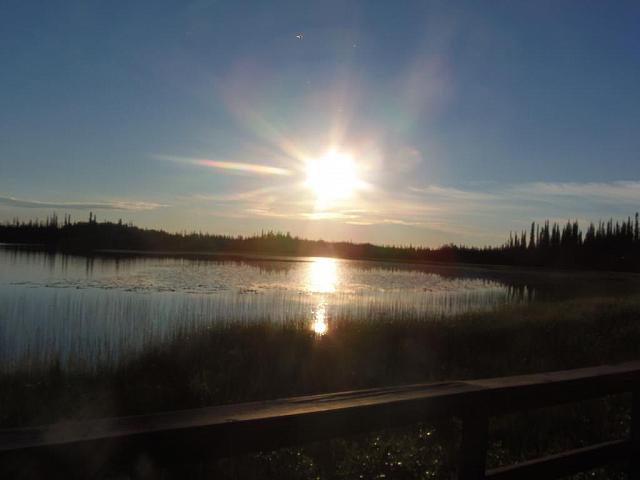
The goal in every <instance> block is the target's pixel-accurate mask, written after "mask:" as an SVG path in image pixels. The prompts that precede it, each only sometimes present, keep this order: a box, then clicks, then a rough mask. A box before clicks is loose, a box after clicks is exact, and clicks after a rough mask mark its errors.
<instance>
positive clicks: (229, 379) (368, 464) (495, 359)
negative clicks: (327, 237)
mask: <svg viewBox="0 0 640 480" xmlns="http://www.w3.org/2000/svg"><path fill="white" fill-rule="evenodd" d="M638 318H640V297H629V298H626V299H622V298H608V297H607V298H593V299H590V300H580V301H575V300H574V301H563V302H555V303H552V302H548V303H539V304H531V305H527V306H519V307H513V308H508V309H504V310H501V311H497V312H491V313H477V314H468V315H464V316H460V317H457V318H452V319H446V320H444V319H439V318H433V319H414V320H412V319H407V318H405V319H403V320H400V321H393V320H392V319H389V320H388V321H376V322H356V321H350V320H349V319H336V320H335V321H334V322H333V323H332V324H331V325H330V329H329V332H328V334H327V335H325V336H318V335H315V334H314V333H313V332H311V331H309V330H308V325H306V324H305V325H302V324H300V325H297V326H296V325H293V326H291V325H289V326H274V325H272V324H256V325H251V326H244V327H240V326H231V325H229V326H226V327H224V328H212V329H207V330H201V331H197V332H193V331H192V332H184V333H183V334H182V335H180V336H179V337H178V338H175V339H173V340H172V341H171V342H170V343H167V344H165V345H161V346H158V347H156V348H155V349H153V350H151V351H147V352H146V353H144V354H142V355H141V356H139V357H137V358H129V359H127V361H125V362H123V363H122V364H121V365H120V366H118V367H115V368H112V369H108V370H107V369H104V370H99V371H92V372H82V369H81V368H76V369H74V370H73V372H68V371H64V370H63V369H61V368H60V367H52V368H51V369H50V370H49V371H40V372H38V371H34V372H30V373H26V372H16V373H14V374H7V375H5V376H3V377H2V378H1V379H0V412H1V413H0V414H1V417H0V422H1V424H2V426H3V427H10V426H20V425H33V424H43V423H50V422H56V421H60V420H64V419H80V418H91V417H103V416H114V415H129V414H138V413H148V412H152V411H162V410H173V409H181V408H190V407H198V406H204V405H213V404H219V403H227V402H240V401H248V400H255V399H265V398H276V397H285V396H291V395H300V394H307V393H317V392H328V391H339V390H346V389H354V388H365V387H373V386H382V385H392V384H403V383H414V382H425V381H437V380H445V379H447V380H449V379H463V378H480V377H492V376H503V375H512V374H521V373H529V372H542V371H550V370H559V369H566V368H574V367H584V366H590V365H598V364H603V363H614V362H621V361H626V360H632V359H638V358H640V323H638ZM43 398H46V399H47V401H46V402H43V401H42V399H43ZM627 414H628V412H627V409H626V400H625V399H624V398H614V399H609V400H598V401H593V402H586V403H584V404H581V405H580V406H572V407H570V408H568V407H561V408H556V409H549V410H547V411H545V412H544V413H543V414H542V413H539V412H530V413H526V414H522V415H516V416H510V417H507V418H499V419H496V421H495V422H494V424H493V429H492V441H493V443H492V445H493V446H492V449H491V453H490V463H491V464H492V465H497V464H501V463H510V462H512V461H514V460H518V459H522V458H527V457H535V456H539V455H541V454H544V453H549V452H550V451H559V450H562V449H563V448H571V447H575V446H577V445H584V444H589V443H593V442H597V441H604V440H606V439H609V438H614V437H619V436H620V435H622V434H624V432H625V431H626V429H627V427H628V418H627ZM456 432H457V429H456V425H455V422H453V421H449V420H447V421H443V423H442V424H441V425H429V426H426V425H417V426H414V427H412V428H409V429H403V430H398V431H394V432H381V433H374V434H370V435H365V436H361V437H358V438H356V439H337V440H335V441H333V442H331V443H330V444H326V443H325V444H323V445H315V446H314V445H311V446H304V447H301V448H299V449H287V450H283V451H279V452H273V453H266V454H260V455H253V456H250V457H248V458H247V459H243V460H241V461H238V460H224V461H221V462H217V463H215V464H211V465H208V464H207V465H201V466H200V467H199V468H201V469H200V470H198V471H199V472H201V471H207V472H214V473H215V476H216V478H217V476H223V477H225V476H227V477H229V478H247V477H248V478H251V477H252V476H253V478H261V477H269V478H316V477H317V476H319V477H321V478H353V477H357V476H358V475H361V474H362V475H364V477H363V478H384V477H382V476H380V475H382V474H384V475H386V478H442V476H444V475H445V474H446V472H447V471H448V470H447V469H448V468H450V465H451V462H450V460H451V459H450V455H451V454H452V451H453V450H454V449H453V446H454V444H455V442H456V441H457V433H456ZM202 469H204V470H202ZM247 469H248V470H247ZM212 475H213V473H212ZM603 475H604V476H603V477H602V478H617V477H615V476H612V475H614V474H613V473H611V472H605V473H603ZM590 478H592V477H590Z"/></svg>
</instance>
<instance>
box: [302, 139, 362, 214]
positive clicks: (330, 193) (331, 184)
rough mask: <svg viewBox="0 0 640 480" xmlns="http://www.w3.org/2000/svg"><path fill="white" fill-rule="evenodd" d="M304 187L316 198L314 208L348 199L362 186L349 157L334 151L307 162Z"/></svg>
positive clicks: (353, 163)
mask: <svg viewBox="0 0 640 480" xmlns="http://www.w3.org/2000/svg"><path fill="white" fill-rule="evenodd" d="M306 167H307V168H306V171H307V180H306V182H305V184H306V186H307V187H308V188H310V189H311V190H312V191H313V193H314V194H315V196H316V208H326V207H327V206H329V205H330V204H331V203H334V202H336V201H339V200H345V199H348V198H350V197H351V196H352V195H353V194H354V192H355V191H356V190H357V189H358V188H359V186H360V185H361V184H362V182H361V181H360V179H359V178H358V170H357V165H356V163H355V162H354V160H353V157H352V156H351V155H348V154H346V153H340V152H337V151H335V150H331V151H329V152H328V153H327V154H326V155H324V156H323V157H320V158H317V159H312V160H308V161H307V166H306Z"/></svg>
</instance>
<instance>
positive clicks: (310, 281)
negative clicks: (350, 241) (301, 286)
mask: <svg viewBox="0 0 640 480" xmlns="http://www.w3.org/2000/svg"><path fill="white" fill-rule="evenodd" d="M337 283H338V262H337V260H335V259H334V258H314V259H313V261H311V262H309V270H308V271H307V281H306V284H307V291H308V292H309V293H312V294H320V295H319V297H318V299H317V303H316V305H315V307H314V308H313V309H312V318H311V330H313V331H314V332H315V333H316V334H318V335H325V334H326V333H327V332H328V331H329V313H328V311H327V303H326V296H327V295H328V294H332V293H335V292H336V284H337Z"/></svg>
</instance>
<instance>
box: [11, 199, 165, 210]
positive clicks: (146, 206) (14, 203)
mask: <svg viewBox="0 0 640 480" xmlns="http://www.w3.org/2000/svg"><path fill="white" fill-rule="evenodd" d="M0 205H4V206H7V207H16V208H61V209H68V210H133V211H141V210H153V209H156V208H160V207H166V206H167V205H164V204H161V203H152V202H132V201H120V200H117V201H109V202H46V201H40V200H25V199H20V198H15V197H3V196H0Z"/></svg>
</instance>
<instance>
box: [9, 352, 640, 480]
mask: <svg viewBox="0 0 640 480" xmlns="http://www.w3.org/2000/svg"><path fill="white" fill-rule="evenodd" d="M625 392H630V393H632V416H631V418H632V421H631V423H632V425H631V436H630V438H628V439H625V440H620V441H614V442H607V443H602V444H599V445H594V446H591V447H587V448H581V449H577V450H572V451H568V452H565V453H562V454H559V455H553V456H547V457H544V458H540V459H537V460H533V461H529V462H524V463H521V464H517V465H512V466H509V467H504V468H500V469H495V470H490V471H486V454H487V443H488V442H487V437H488V419H489V418H490V417H491V416H496V415H502V414H506V413H512V412H515V411H521V410H528V409H534V408H540V407H546V406H552V405H558V404H562V403H568V402H576V401H581V400H586V399H592V398H597V397H602V396H606V395H610V394H619V393H625ZM444 417H459V418H460V419H462V425H463V429H462V443H461V447H460V457H459V458H460V460H459V466H458V478H459V479H461V480H470V479H484V478H491V479H500V480H502V479H512V478H513V479H515V478H517V479H528V478H531V479H533V478H536V479H540V478H558V477H561V476H566V475H570V474H572V473H576V472H579V471H585V470H589V469H592V468H595V467H598V466H601V465H605V464H607V463H610V462H615V461H626V462H628V467H629V472H630V475H631V478H633V479H640V362H632V363H625V364H621V365H611V366H610V365H606V366H599V367H593V368H583V369H576V370H567V371H560V372H550V373H542V374H534V375H522V376H513V377H503V378H492V379H483V380H467V381H457V382H447V383H437V384H420V385H408V386H400V387H389V388H377V389H369V390H358V391H351V392H341V393H332V394H324V395H312V396H304V397H295V398H288V399H282V400H272V401H265V402H252V403H244V404H237V405H223V406H218V407H210V408H201V409H195V410H183V411H176V412H167V413H159V414H152V415H142V416H133V417H122V418H111V419H103V420H95V421H87V422H81V423H80V422H78V423H65V424H58V425H52V426H46V427H39V428H26V429H8V430H0V464H1V463H2V461H3V460H6V459H7V458H8V457H13V456H15V455H27V456H30V455H36V456H44V457H46V458H48V459H53V460H54V461H55V462H58V464H61V465H65V466H68V465H70V464H75V463H82V462H86V461H87V459H88V458H92V459H94V462H95V461H99V460H100V459H101V460H100V461H104V460H105V459H109V460H113V459H114V458H116V459H117V458H120V457H122V456H128V455H133V454H134V452H144V453H145V455H149V456H151V458H154V459H162V460H164V461H167V462H171V463H174V462H189V461H197V460H202V459H204V458H206V459H211V458H216V457H227V456H234V455H238V454H242V453H248V452H255V451H270V450H274V449H277V448H280V447H285V446H291V445H298V444H303V443H307V442H311V441H318V440H323V439H327V438H331V437H339V436H348V435H351V434H355V433H361V432H366V431H371V430H375V429H380V428H385V427H396V426H402V425H407V424H411V423H416V422H422V421H429V420H434V419H439V418H440V419H442V418H444ZM95 459H99V460H95Z"/></svg>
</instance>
